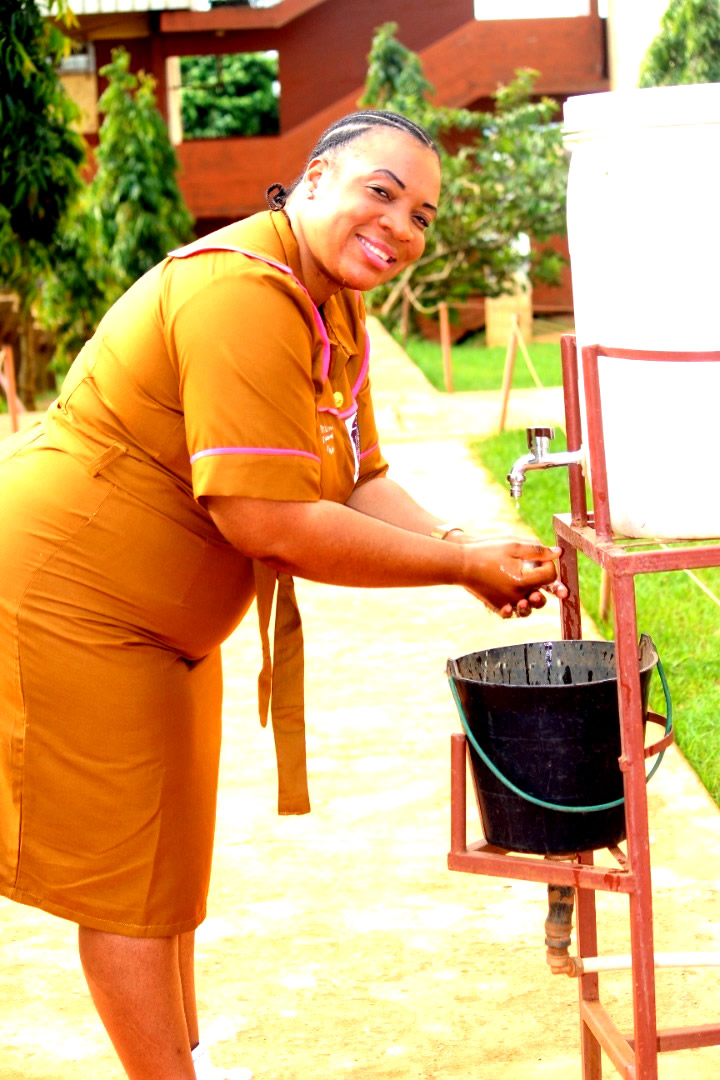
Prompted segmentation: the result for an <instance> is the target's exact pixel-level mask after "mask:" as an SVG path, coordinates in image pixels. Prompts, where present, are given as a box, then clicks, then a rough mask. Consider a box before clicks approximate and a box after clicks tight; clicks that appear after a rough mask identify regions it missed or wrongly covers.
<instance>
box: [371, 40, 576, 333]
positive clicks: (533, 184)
mask: <svg viewBox="0 0 720 1080" xmlns="http://www.w3.org/2000/svg"><path fill="white" fill-rule="evenodd" d="M395 30H396V26H395V24H394V23H387V24H385V25H384V26H382V27H380V28H379V29H378V31H377V32H376V35H375V37H374V39H373V43H372V48H371V51H370V54H369V57H368V60H369V67H368V75H367V81H366V84H365V93H364V95H363V97H362V99H361V101H360V104H361V105H362V106H364V107H371V108H383V109H390V110H391V111H396V112H400V113H404V114H406V115H407V116H409V117H410V118H411V119H413V120H415V121H417V122H418V123H420V124H422V126H423V127H425V128H426V129H427V130H428V131H429V132H430V134H431V135H432V136H433V137H434V138H435V139H436V140H437V141H438V143H439V145H440V147H441V158H442V169H443V187H442V194H441V207H440V214H439V216H438V219H437V221H436V222H435V223H434V224H433V226H432V228H431V229H430V230H429V232H428V242H427V247H426V250H425V253H424V254H423V256H422V257H421V258H420V259H419V260H418V262H417V263H415V264H413V266H411V267H408V269H407V270H406V271H405V272H404V273H403V274H401V275H400V276H399V277H398V278H396V279H395V280H394V281H392V282H389V283H388V284H387V285H383V286H381V287H380V288H378V289H375V290H373V293H372V294H371V296H370V302H371V305H372V307H373V309H374V310H375V311H376V312H377V313H378V314H380V315H381V317H383V318H385V319H386V320H388V321H391V322H392V321H395V320H396V319H397V316H398V313H399V305H400V303H401V300H402V297H403V296H405V297H407V299H408V300H409V301H410V303H411V304H412V306H413V307H414V308H415V309H416V310H417V311H421V312H423V313H424V314H430V315H432V314H434V313H435V312H437V310H438V307H439V305H440V303H441V302H443V301H445V302H448V303H449V304H450V305H451V306H452V303H453V301H454V302H456V303H458V302H462V301H464V300H466V299H468V297H470V296H499V295H501V294H502V293H505V292H509V291H510V290H511V289H512V287H513V282H514V276H515V274H516V273H517V272H518V271H519V270H520V269H523V267H524V265H525V263H526V258H527V256H526V255H525V254H524V252H523V248H522V245H521V244H519V243H518V238H519V237H521V236H522V235H523V234H530V235H532V238H533V241H534V242H535V243H536V244H544V243H546V242H547V241H548V240H549V238H550V237H551V236H553V235H555V234H559V233H564V231H565V188H566V184H567V161H566V157H565V153H564V150H563V145H562V135H561V132H560V128H559V125H557V124H553V123H551V122H550V121H551V118H552V116H553V114H554V113H555V111H556V109H557V105H556V104H555V102H553V101H551V100H549V99H547V98H543V99H542V100H541V101H539V102H533V101H531V94H532V87H533V83H534V80H535V78H536V75H537V73H535V72H530V71H523V72H517V73H516V79H515V81H514V82H513V83H512V84H511V85H510V86H507V87H500V88H499V89H498V91H497V94H496V95H495V102H496V110H495V112H494V113H483V112H471V111H470V110H468V109H449V108H444V107H441V106H436V105H432V104H431V103H430V101H429V100H428V95H429V94H431V93H432V86H431V85H430V84H429V83H428V81H427V80H426V79H425V76H424V74H423V71H422V65H421V62H420V59H419V57H418V56H417V55H416V54H415V53H413V52H411V51H410V50H409V49H407V48H406V47H405V46H404V45H402V44H401V43H400V42H399V41H397V39H396V38H395V36H394V35H395ZM458 137H459V138H460V140H461V141H463V140H464V142H465V145H461V146H460V149H458V150H455V151H454V152H452V151H451V150H450V149H446V148H445V147H446V145H447V146H450V145H451V144H452V143H456V142H457V141H458ZM562 265H563V260H562V258H561V257H560V256H559V255H557V253H556V252H554V251H553V250H552V249H550V248H548V249H543V248H540V249H538V250H536V251H535V252H534V255H533V265H532V274H533V277H534V278H535V279H536V280H543V281H548V282H556V281H557V280H558V278H559V274H560V270H561V268H562Z"/></svg>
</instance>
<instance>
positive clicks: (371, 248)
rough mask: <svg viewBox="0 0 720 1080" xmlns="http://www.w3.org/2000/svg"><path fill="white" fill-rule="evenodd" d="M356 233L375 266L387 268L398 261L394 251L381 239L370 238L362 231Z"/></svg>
mask: <svg viewBox="0 0 720 1080" xmlns="http://www.w3.org/2000/svg"><path fill="white" fill-rule="evenodd" d="M356 235H357V239H358V240H359V241H360V244H361V246H362V248H363V250H364V251H365V254H366V255H367V257H368V259H369V260H370V262H371V263H373V265H374V266H378V267H380V269H382V270H386V269H387V267H388V266H392V264H393V263H395V262H397V257H396V255H395V253H394V251H392V249H391V248H389V247H388V246H387V244H383V243H381V242H380V241H379V240H370V239H369V238H368V237H366V236H363V235H362V234H361V233H357V234H356Z"/></svg>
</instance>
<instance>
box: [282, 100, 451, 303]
mask: <svg viewBox="0 0 720 1080" xmlns="http://www.w3.org/2000/svg"><path fill="white" fill-rule="evenodd" d="M439 192H440V157H439V154H438V150H437V147H436V146H435V144H434V143H433V141H432V140H431V139H430V137H429V136H428V135H427V133H426V132H425V131H424V130H423V129H422V128H421V127H419V126H418V125H417V124H414V123H413V122H412V121H410V120H407V119H406V118H405V117H404V116H400V115H399V114H397V113H390V112H383V111H380V110H378V111H371V112H361V113H353V114H351V116H349V117H344V118H343V119H342V120H340V121H338V123H337V124H335V125H333V127H331V128H329V129H328V131H327V132H326V133H325V135H324V136H323V138H322V139H321V140H320V142H319V143H318V144H317V146H316V147H315V148H314V150H313V151H312V153H311V155H310V158H309V160H308V163H307V165H306V167H305V171H304V173H303V175H302V177H299V178H298V179H297V180H296V181H295V183H294V184H293V185H292V186H291V187H290V189H289V190H288V191H285V189H284V188H283V187H282V185H273V187H272V188H271V189H269V192H268V194H269V198H270V206H271V208H272V209H278V208H281V209H283V210H284V211H285V213H286V214H287V216H288V218H289V220H290V223H291V225H292V227H293V232H294V233H295V235H296V237H297V240H298V245H299V248H300V259H301V264H302V268H303V275H304V280H305V284H306V285H307V287H308V289H309V291H310V295H311V296H312V298H313V300H314V301H315V302H316V303H317V304H323V303H324V302H325V300H326V299H327V296H329V295H331V294H332V293H333V292H335V291H337V289H338V288H344V287H348V288H352V289H358V290H360V291H366V290H368V289H372V288H374V287H375V286H376V285H381V284H383V283H384V282H385V281H388V280H389V279H390V278H392V277H395V275H396V274H399V273H400V272H401V271H402V270H404V269H405V267H406V266H408V265H409V264H410V263H412V262H415V260H416V259H418V258H419V257H420V255H422V253H423V250H424V248H425V238H424V233H425V230H426V229H427V228H428V226H429V225H430V224H431V223H432V221H433V220H434V218H435V216H436V214H437V203H438V198H439Z"/></svg>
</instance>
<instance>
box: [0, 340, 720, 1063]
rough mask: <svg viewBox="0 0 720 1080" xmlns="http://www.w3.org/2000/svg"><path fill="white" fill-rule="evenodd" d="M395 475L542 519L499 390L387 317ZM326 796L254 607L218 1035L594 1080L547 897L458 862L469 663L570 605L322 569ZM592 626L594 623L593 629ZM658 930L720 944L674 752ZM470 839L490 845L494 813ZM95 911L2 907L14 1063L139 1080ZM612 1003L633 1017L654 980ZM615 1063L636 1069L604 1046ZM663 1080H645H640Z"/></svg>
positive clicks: (215, 943) (242, 689) (622, 946)
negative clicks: (76, 913)
mask: <svg viewBox="0 0 720 1080" xmlns="http://www.w3.org/2000/svg"><path fill="white" fill-rule="evenodd" d="M374 338H375V343H374V344H375V348H374V364H373V384H374V392H375V400H376V405H377V413H378V421H379V427H380V430H381V434H382V436H383V444H384V447H385V450H386V454H387V456H388V459H389V460H390V463H391V471H392V475H394V477H395V478H396V479H398V480H399V481H400V482H401V483H403V484H405V485H406V486H407V487H408V488H409V490H410V491H411V492H412V493H413V494H414V495H415V497H416V498H418V500H419V501H420V502H422V503H424V504H425V505H427V506H428V507H430V508H432V509H433V510H435V511H436V512H437V513H438V514H441V515H442V516H446V517H448V518H449V519H453V520H455V519H459V520H463V521H465V522H467V523H468V524H476V525H477V526H480V527H485V528H487V529H488V530H492V531H496V532H498V531H499V532H501V533H505V534H506V533H507V532H508V531H512V532H517V531H519V528H520V527H519V524H518V522H517V520H516V518H515V511H514V508H513V506H512V503H511V500H510V498H509V496H508V494H507V493H506V492H505V490H504V489H502V488H500V487H498V486H496V485H494V484H493V483H492V482H490V481H489V479H488V477H487V476H486V474H485V473H484V472H483V470H482V469H481V468H479V467H478V466H477V465H476V464H475V463H474V462H473V461H472V459H471V456H470V453H469V451H468V449H467V441H468V439H469V438H470V437H473V436H475V437H476V436H479V435H482V434H483V433H487V432H489V431H491V430H493V429H494V427H495V424H496V421H497V416H498V412H499V395H498V394H457V395H454V396H453V397H452V398H448V397H447V396H445V395H441V394H438V393H435V392H434V391H433V390H432V389H431V388H430V387H429V386H428V384H427V382H426V381H425V380H424V378H423V377H422V376H421V375H420V374H419V372H418V371H417V370H416V369H415V368H414V367H413V366H412V365H411V364H410V363H409V361H408V360H407V358H406V357H405V356H404V353H403V352H402V350H400V349H399V348H398V347H397V346H396V345H395V344H394V342H392V340H391V339H389V338H388V337H387V335H385V334H384V332H382V331H381V330H380V329H379V328H376V329H375V331H374ZM509 419H510V423H511V424H512V425H513V426H525V424H526V423H530V422H534V421H540V420H544V421H547V422H552V421H554V422H557V423H561V422H562V404H561V395H560V393H559V392H557V391H544V392H537V391H523V392H520V391H518V392H514V393H513V396H512V399H511V409H510V418H509ZM298 593H299V598H300V604H301V609H302V612H303V619H304V626H305V636H306V641H307V699H308V708H307V712H308V746H309V770H310V784H311V796H312V799H313V807H314V809H313V813H312V814H310V815H308V816H306V817H300V818H292V817H291V818H278V817H277V816H276V815H275V772H274V755H273V748H272V737H271V735H270V733H269V732H268V731H262V730H261V729H260V727H259V725H258V722H257V719H256V705H255V678H256V674H257V670H258V668H259V662H260V661H259V645H258V641H257V632H256V628H255V625H254V620H253V617H252V616H251V617H249V618H248V619H247V620H246V622H245V624H244V625H243V626H242V627H241V628H240V629H239V630H238V632H237V633H236V634H235V635H234V636H233V638H232V639H231V641H230V642H228V644H227V647H226V649H225V674H226V685H227V690H226V707H225V719H226V734H225V742H224V753H223V762H222V775H221V791H220V800H219V815H218V831H217V847H216V858H215V867H214V875H213V882H212V889H211V896H210V911H209V917H208V919H207V921H206V922H205V923H204V925H203V926H202V927H201V929H200V931H199V933H198V940H199V963H198V968H199V970H198V977H199V999H200V1007H201V1012H202V1016H203V1020H204V1035H205V1038H206V1039H207V1041H209V1042H210V1043H212V1044H214V1046H213V1054H214V1057H215V1059H216V1060H217V1061H222V1062H223V1063H224V1064H226V1065H238V1064H245V1065H249V1066H251V1067H252V1068H253V1070H254V1071H255V1074H256V1077H257V1080H338V1078H342V1080H344V1078H347V1080H365V1078H367V1080H441V1078H442V1080H543V1078H544V1077H547V1078H550V1077H553V1078H555V1077H557V1076H558V1075H559V1074H560V1073H561V1072H562V1075H564V1076H566V1077H568V1078H572V1077H577V1078H578V1080H579V1078H580V1060H579V1050H578V1031H577V1006H576V993H577V990H576V985H575V983H574V982H572V981H571V980H569V979H567V978H565V977H562V978H559V977H552V976H551V975H550V974H549V973H548V970H547V969H546V966H545V961H544V945H543V936H544V934H543V922H544V919H545V915H546V902H545V890H544V887H543V886H541V885H534V884H531V883H527V882H506V881H504V880H502V879H490V878H480V877H475V876H474V875H469V874H459V873H450V872H449V871H448V870H447V868H446V852H447V848H448V842H449V736H450V734H451V732H453V731H455V730H457V729H458V721H457V717H456V715H455V709H454V705H453V702H452V698H451V696H450V693H449V690H448V687H447V682H446V679H445V675H444V667H445V661H446V659H447V657H449V656H453V657H455V656H460V655H463V654H465V653H468V652H473V651H476V650H480V649H484V648H488V647H491V646H495V645H501V644H506V643H510V642H515V641H522V640H538V639H540V640H542V639H554V638H557V637H559V621H558V612H557V606H556V604H555V602H554V601H551V602H550V603H549V604H548V607H547V608H546V609H545V611H544V612H542V613H539V614H535V615H533V616H532V617H531V618H530V619H528V620H510V621H508V622H502V621H501V620H499V619H497V618H496V617H494V616H491V615H489V614H488V613H487V612H485V610H484V609H483V608H482V607H481V606H480V605H479V604H478V603H476V602H475V601H473V600H472V599H471V597H469V596H468V595H467V594H466V593H464V592H463V591H462V590H459V589H451V588H436V589H417V590H368V591H363V590H354V589H343V590H341V589H332V588H329V587H325V586H319V585H314V584H310V583H307V582H299V583H298ZM586 636H588V637H591V636H593V631H592V627H590V626H586ZM650 805H651V843H652V850H653V866H654V888H655V918H656V947H657V948H658V950H663V951H677V950H680V949H715V950H718V949H720V885H719V883H718V873H717V851H718V848H719V846H720V816H719V815H718V811H717V808H716V807H715V805H714V804H713V803H712V802H711V800H710V799H709V798H708V796H707V795H706V793H705V791H704V789H703V788H702V787H701V785H700V784H699V782H698V781H697V779H696V778H695V776H694V774H693V773H692V772H691V770H690V769H689V768H688V766H687V765H686V763H685V762H684V760H683V759H682V758H681V756H680V755H679V754H678V752H677V751H675V750H673V751H671V752H669V753H668V754H667V755H666V759H665V762H664V763H663V766H662V768H661V770H660V771H659V773H658V774H657V776H656V777H655V779H654V780H653V783H652V785H651V789H650ZM469 823H470V824H469V835H470V838H471V839H473V838H479V835H480V830H479V824H478V821H477V816H476V813H475V810H474V807H471V808H470V810H469ZM599 910H600V917H599V918H600V930H601V948H602V949H603V950H604V951H612V952H626V951H628V949H629V945H628V932H627V901H626V899H624V898H622V897H618V896H609V895H607V896H606V895H604V894H599ZM74 942H75V932H74V928H73V927H72V926H71V925H70V924H67V923H63V922H62V921H59V920H55V919H52V918H51V917H49V916H46V915H44V914H42V913H40V912H36V911H33V910H31V909H28V908H22V907H20V906H18V905H13V904H10V903H7V902H0V1002H2V1006H1V1007H0V1080H70V1078H71V1077H72V1078H78V1077H82V1078H92V1080H121V1076H122V1073H121V1070H120V1069H119V1067H118V1065H117V1064H116V1062H115V1059H114V1056H113V1054H112V1052H111V1051H110V1049H109V1047H108V1044H107V1040H106V1037H105V1035H104V1033H103V1031H102V1029H101V1028H100V1025H99V1022H98V1020H97V1019H96V1017H95V1014H94V1012H93V1009H92V1007H91V1005H90V1003H89V1000H88V997H87V993H86V991H85V988H84V983H83V980H82V975H81V973H80V968H79V964H78V961H77V958H76V953H75V946H74ZM602 998H603V1000H604V1001H605V1003H606V1004H608V1006H609V1007H611V1009H612V1012H613V1016H614V1018H615V1019H616V1021H617V1022H618V1023H619V1024H620V1026H621V1028H623V1029H627V1028H628V1027H629V1026H630V1024H631V995H630V977H629V975H628V974H627V973H625V974H623V973H620V974H614V975H608V976H606V977H604V978H603V980H602ZM658 1007H659V1014H660V1024H661V1026H664V1027H674V1026H680V1025H683V1024H687V1023H709V1022H712V1021H714V1020H716V1019H717V1016H718V1013H720V980H719V979H718V974H717V971H714V970H711V969H705V970H704V971H696V972H693V971H687V972H678V971H672V972H661V973H659V974H658ZM660 1068H661V1073H660V1076H661V1078H662V1080H681V1078H682V1080H687V1078H688V1077H692V1078H693V1080H711V1078H712V1080H716V1077H717V1076H718V1075H719V1074H720V1049H719V1048H715V1047H713V1048H709V1049H704V1050H699V1051H694V1052H683V1053H680V1054H673V1055H667V1054H666V1055H663V1057H662V1058H661V1065H660ZM606 1075H607V1076H608V1077H610V1076H615V1075H617V1074H616V1073H615V1070H614V1069H613V1068H612V1067H611V1066H610V1065H609V1064H607V1063H606ZM638 1080H642V1078H638Z"/></svg>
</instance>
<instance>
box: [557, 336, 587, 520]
mask: <svg viewBox="0 0 720 1080" xmlns="http://www.w3.org/2000/svg"><path fill="white" fill-rule="evenodd" d="M560 354H561V357H562V379H563V397H564V401H565V434H566V435H567V448H568V450H579V449H580V447H581V446H582V417H581V415H580V389H579V383H578V363H577V345H576V343H575V335H574V334H563V335H562V337H561V338H560ZM568 476H569V480H570V511H571V514H572V522H573V525H587V495H586V493H585V477H584V476H583V471H582V467H581V466H580V465H571V466H570V467H569V468H568Z"/></svg>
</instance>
